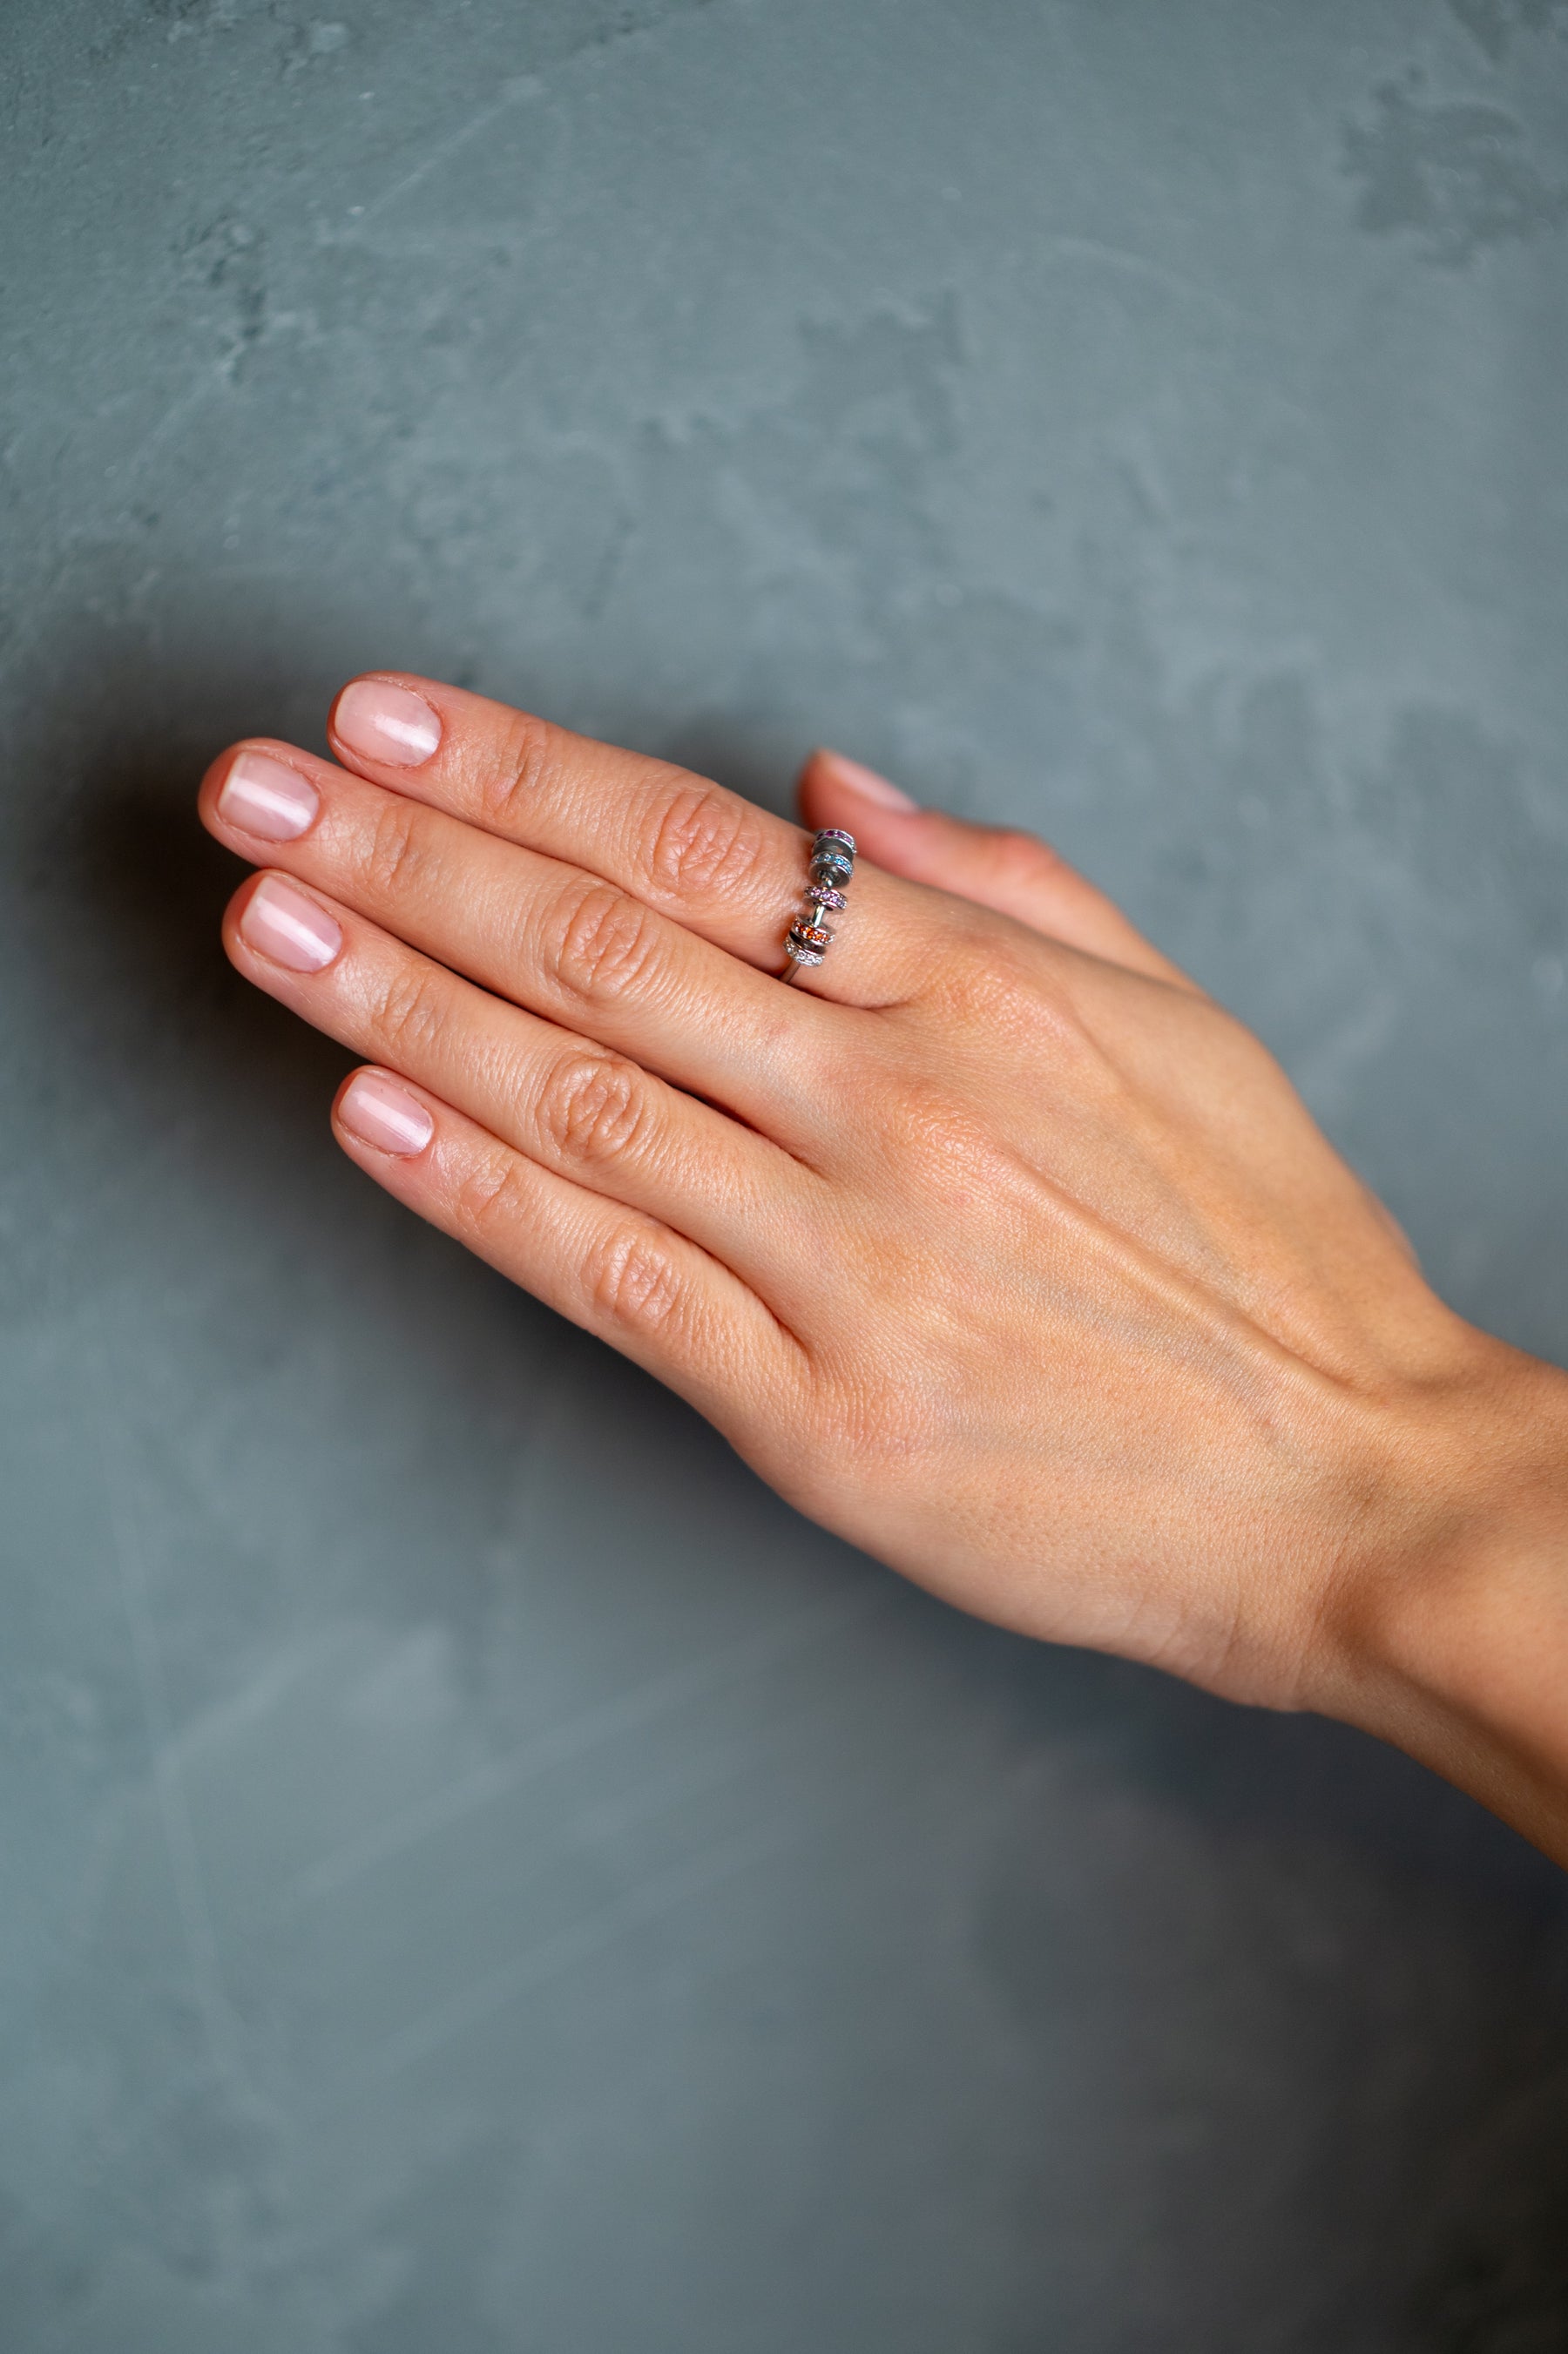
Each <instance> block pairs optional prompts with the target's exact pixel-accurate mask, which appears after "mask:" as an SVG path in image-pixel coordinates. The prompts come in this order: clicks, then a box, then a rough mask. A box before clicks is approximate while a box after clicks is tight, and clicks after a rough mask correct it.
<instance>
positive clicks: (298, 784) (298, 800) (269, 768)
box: [217, 752, 322, 842]
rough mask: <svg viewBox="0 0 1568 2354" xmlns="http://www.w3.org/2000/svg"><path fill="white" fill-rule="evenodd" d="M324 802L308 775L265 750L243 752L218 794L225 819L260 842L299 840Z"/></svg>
mask: <svg viewBox="0 0 1568 2354" xmlns="http://www.w3.org/2000/svg"><path fill="white" fill-rule="evenodd" d="M321 805H322V797H321V795H320V793H318V792H317V790H316V789H315V787H314V785H313V784H312V782H311V780H310V779H309V778H308V777H302V775H301V774H300V772H299V770H298V769H290V768H286V767H285V766H284V764H283V762H282V761H281V760H272V759H269V758H268V757H267V755H266V753H265V752H241V753H240V755H239V757H238V759H237V760H236V761H235V763H234V766H233V767H232V768H231V769H229V772H228V776H227V777H226V778H225V779H224V780H223V790H222V791H221V792H220V793H219V794H218V797H217V813H218V815H219V817H220V818H222V820H223V822H224V823H225V824H226V825H232V826H233V827H235V828H236V829H237V831H238V832H240V833H249V834H253V835H254V836H255V837H256V839H257V840H258V841H260V842H296V841H297V840H298V839H299V837H300V835H301V834H302V833H305V832H308V831H309V830H310V828H311V827H312V826H313V824H314V823H315V821H316V817H317V814H318V812H319V811H320V809H321Z"/></svg>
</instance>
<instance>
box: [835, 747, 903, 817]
mask: <svg viewBox="0 0 1568 2354" xmlns="http://www.w3.org/2000/svg"><path fill="white" fill-rule="evenodd" d="M822 757H823V758H825V759H829V760H831V761H832V764H833V767H834V768H835V769H837V771H838V773H839V775H840V776H841V777H842V779H843V780H844V782H845V784H846V785H848V787H849V789H850V790H851V792H854V793H859V794H860V796H861V797H862V799H863V801H875V802H877V803H878V804H879V805H880V807H882V808H883V809H891V810H912V809H918V808H919V806H920V804H919V802H918V801H913V800H911V798H910V796H909V795H908V794H907V793H901V792H900V791H899V790H898V788H897V786H896V785H890V784H889V783H888V781H887V779H886V778H885V777H879V776H878V775H877V773H876V770H875V769H863V768H862V766H861V764H860V762H859V761H858V760H846V759H845V758H844V756H843V754H842V752H832V751H826V750H824V753H823V756H822Z"/></svg>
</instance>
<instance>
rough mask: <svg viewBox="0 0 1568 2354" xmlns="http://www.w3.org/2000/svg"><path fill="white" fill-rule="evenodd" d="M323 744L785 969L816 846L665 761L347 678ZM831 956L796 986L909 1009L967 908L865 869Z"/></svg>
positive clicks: (518, 716) (397, 686)
mask: <svg viewBox="0 0 1568 2354" xmlns="http://www.w3.org/2000/svg"><path fill="white" fill-rule="evenodd" d="M327 732H328V736H329V738H330V740H331V743H332V748H333V749H334V752H335V753H336V754H337V756H338V758H340V759H341V760H342V761H343V763H344V766H345V767H346V768H348V769H353V770H355V772H356V773H357V774H359V775H361V776H364V777H368V778H371V779H374V780H375V781H376V783H378V784H382V785H387V786H390V787H391V788H392V789H393V790H396V791H397V792H399V793H403V794H408V795H409V796H411V797H412V798H413V799H415V800H417V801H428V802H430V803H431V804H433V805H434V806H435V807H436V808H438V809H442V810H446V811H450V813H451V814H452V815H453V816H456V817H460V818H462V819H464V820H465V821H466V822H468V823H469V824H471V825H474V826H479V827H482V828H483V829H484V830H485V832H490V833H493V834H498V835H500V836H501V838H502V839H503V841H506V842H512V843H520V844H523V845H524V846H525V847H526V848H528V849H531V850H535V851H543V852H544V853H546V854H547V855H548V856H550V857H552V858H560V859H567V860H569V861H570V862H571V863H572V864H574V865H577V866H581V867H585V868H587V869H588V871H589V872H590V873H592V874H595V875H602V876H603V877H604V879H605V880H606V881H607V882H609V883H613V884H615V885H618V886H619V887H620V889H621V890H623V891H626V892H628V893H630V895H631V896H632V897H634V898H636V899H638V900H639V901H641V904H642V905H643V906H645V907H652V908H654V909H655V910H656V911H657V912H658V913H659V914H661V915H663V916H669V917H673V918H674V920H675V921H676V922H677V923H680V924H683V925H684V926H685V927H686V928H688V929H689V930H691V931H694V932H696V933H698V934H700V935H701V937H702V938H705V939H707V940H711V941H713V942H714V943H715V946H717V947H720V948H723V949H727V950H728V951H729V953H730V954H731V955H732V956H735V957H738V958H743V959H744V960H746V962H747V963H748V964H751V965H755V966H757V967H758V968H759V969H760V970H763V971H765V972H771V973H775V974H777V973H778V972H779V971H780V970H781V969H783V968H784V963H785V960H784V934H785V930H786V928H787V927H788V925H789V919H790V917H792V916H794V915H796V914H798V913H799V912H800V907H801V894H802V889H803V886H804V885H805V882H806V875H807V859H808V855H809V851H810V835H808V834H806V833H803V832H801V830H800V827H799V826H796V825H790V824H788V823H786V822H785V821H784V819H782V818H779V817H774V816H773V815H772V814H771V813H770V812H769V811H767V810H764V809H758V807H757V805H756V803H755V802H753V801H744V800H742V799H741V797H740V795H739V794H738V793H732V792H727V791H726V790H725V789H724V787H723V786H721V785H716V784H715V783H713V782H712V781H711V779H708V778H706V777H700V776H696V775H694V773H693V772H692V771H691V770H690V769H681V768H677V767H675V766H674V765H673V764H672V763H671V762H670V761H667V760H656V759H652V758H647V757H646V756H644V755H643V754H641V753H637V752H627V751H622V750H621V749H620V748H619V747H618V746H616V745H613V744H601V743H599V742H596V741H595V740H594V739H593V738H592V737H587V736H576V735H573V734H572V733H571V731H570V730H569V729H567V728H565V727H556V726H552V724H551V723H550V722H549V721H548V720H544V719H539V718H536V717H535V716H533V715H532V714H530V713H527V712H522V711H514V710H513V709H511V708H510V707H509V706H508V705H505V704H503V703H493V702H491V701H489V700H488V699H487V698H486V697H485V696H483V695H470V694H467V693H465V692H464V691H463V689H461V687H454V686H442V685H440V684H437V683H435V682H434V681H432V680H429V679H423V678H416V677H413V676H410V675H408V674H405V673H396V674H387V673H378V674H376V675H373V676H367V677H365V678H359V679H355V680H354V681H353V682H352V683H351V684H349V685H348V686H346V687H344V690H343V692H342V693H341V694H340V695H339V696H338V698H337V701H336V703H335V704H334V706H333V712H332V716H331V719H330V721H329V724H328V731H327ZM846 897H847V899H848V906H847V907H845V909H844V911H843V912H842V915H840V914H837V913H835V914H834V915H833V916H832V917H830V919H829V920H830V925H831V928H832V929H833V930H834V931H835V933H836V935H837V938H836V941H835V945H834V946H833V947H832V949H831V950H830V952H829V954H828V956H827V958H826V959H825V960H824V962H823V963H822V964H821V966H820V967H817V968H814V969H812V970H810V971H809V972H807V973H805V974H804V975H802V976H800V977H801V979H802V980H803V982H804V985H805V988H806V990H807V991H810V994H812V995H815V996H821V997H827V998H832V999H834V1000H836V1001H837V1002H840V1003H844V1004H852V1005H862V1006H876V1005H887V1004H896V1003H901V1002H904V1001H905V1000H906V999H907V998H909V997H911V996H913V995H914V994H916V991H917V990H918V988H919V985H920V983H921V981H922V980H923V979H925V978H926V977H927V975H928V974H929V973H930V972H931V970H933V965H934V962H935V961H936V960H939V959H940V957H941V955H942V952H943V949H944V948H946V947H948V946H950V945H951V943H952V941H953V938H954V936H955V933H956V932H959V931H962V930H963V929H964V928H966V924H968V923H972V922H973V921H974V920H976V911H975V910H973V909H972V908H967V907H966V905H965V903H963V902H960V901H958V900H953V899H949V898H948V896H947V895H946V894H938V893H937V892H935V891H932V890H930V889H928V888H927V887H925V886H923V885H918V884H912V883H906V882H903V881H900V880H899V879H898V878H896V877H895V876H894V875H885V874H883V873H880V872H879V871H878V870H877V869H876V868H874V867H871V866H866V865H864V864H863V865H862V867H861V868H860V870H859V871H858V872H857V874H856V875H855V877H854V880H853V887H852V888H851V890H850V891H849V892H848V893H847V894H846Z"/></svg>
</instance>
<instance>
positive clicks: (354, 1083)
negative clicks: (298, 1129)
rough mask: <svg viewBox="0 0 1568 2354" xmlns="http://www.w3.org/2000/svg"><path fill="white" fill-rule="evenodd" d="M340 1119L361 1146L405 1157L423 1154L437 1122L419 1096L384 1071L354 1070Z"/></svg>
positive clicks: (344, 1095) (341, 1103) (339, 1107)
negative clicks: (370, 1146)
mask: <svg viewBox="0 0 1568 2354" xmlns="http://www.w3.org/2000/svg"><path fill="white" fill-rule="evenodd" d="M337 1116H338V1119H340V1120H341V1121H342V1122H343V1125H344V1128H346V1129H347V1130H348V1132H349V1134H350V1135H351V1136H356V1137H358V1139H359V1140H360V1142H361V1143H362V1144H373V1145H374V1146H375V1147H376V1150H377V1151H378V1152H396V1153H398V1154H401V1155H404V1156H407V1155H408V1154H410V1153H415V1152H423V1150H424V1149H425V1147H426V1145H427V1144H429V1140H430V1139H431V1137H432V1136H433V1135H434V1134H435V1132H436V1123H435V1121H434V1120H433V1119H431V1117H430V1115H429V1112H428V1111H427V1110H426V1109H425V1107H424V1105H423V1104H422V1103H421V1102H420V1101H419V1098H418V1096H415V1095H410V1094H409V1092H408V1088H407V1087H399V1086H398V1084H397V1080H396V1079H389V1078H388V1077H387V1074H386V1073H385V1072H384V1071H355V1075H354V1076H353V1078H352V1079H350V1081H349V1083H348V1085H347V1087H345V1088H344V1092H343V1096H342V1098H341V1100H340V1101H339V1104H338V1108H337Z"/></svg>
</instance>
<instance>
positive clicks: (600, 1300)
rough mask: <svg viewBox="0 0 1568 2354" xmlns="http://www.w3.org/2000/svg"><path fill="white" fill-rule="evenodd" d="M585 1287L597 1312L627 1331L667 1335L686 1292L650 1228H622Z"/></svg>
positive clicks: (604, 1246) (594, 1261)
mask: <svg viewBox="0 0 1568 2354" xmlns="http://www.w3.org/2000/svg"><path fill="white" fill-rule="evenodd" d="M583 1280H584V1285H585V1288H586V1289H587V1292H588V1298H589V1299H590V1300H591V1302H592V1304H593V1306H594V1307H595V1309H596V1310H598V1311H599V1314H600V1315H601V1316H602V1317H603V1318H604V1319H605V1320H606V1321H607V1322H608V1323H610V1324H613V1325H616V1326H617V1327H619V1328H620V1330H621V1331H629V1332H636V1333H640V1334H641V1335H643V1336H644V1337H650V1336H652V1335H653V1334H656V1333H662V1332H665V1331H667V1330H668V1329H669V1327H670V1325H671V1323H672V1322H673V1320H674V1319H675V1318H677V1317H678V1316H679V1314H680V1312H681V1305H682V1300H683V1286H682V1283H681V1279H680V1277H679V1275H678V1273H677V1272H676V1269H675V1267H674V1266H673V1263H672V1260H671V1257H670V1253H669V1251H668V1249H667V1248H666V1247H665V1246H663V1245H662V1243H661V1242H660V1241H659V1239H658V1238H657V1236H656V1235H655V1234H654V1233H653V1231H652V1229H651V1228H650V1227H647V1226H641V1225H626V1226H621V1227H618V1228H617V1229H616V1230H615V1232H614V1233H612V1234H611V1235H609V1237H608V1239H607V1240H605V1241H602V1242H600V1243H599V1245H598V1246H596V1248H595V1249H594V1250H593V1252H592V1253H591V1254H590V1256H589V1258H588V1264H587V1266H586V1267H585V1268H584V1270H583Z"/></svg>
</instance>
